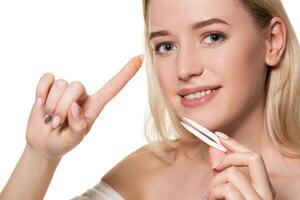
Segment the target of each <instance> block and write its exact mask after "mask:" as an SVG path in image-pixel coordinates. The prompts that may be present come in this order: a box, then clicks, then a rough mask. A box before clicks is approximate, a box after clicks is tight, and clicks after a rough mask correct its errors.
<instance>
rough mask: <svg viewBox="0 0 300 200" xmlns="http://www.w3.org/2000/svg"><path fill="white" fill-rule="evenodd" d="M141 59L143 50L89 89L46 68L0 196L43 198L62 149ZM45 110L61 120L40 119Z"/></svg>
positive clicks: (76, 141)
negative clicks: (15, 160)
mask: <svg viewBox="0 0 300 200" xmlns="http://www.w3.org/2000/svg"><path fill="white" fill-rule="evenodd" d="M141 64H142V56H140V57H139V56H137V57H134V58H132V59H131V60H129V62H128V63H127V64H126V65H125V66H124V67H123V68H122V69H121V71H120V72H119V73H117V74H116V75H115V76H114V77H113V78H112V79H110V80H109V81H108V82H107V83H106V84H105V85H104V86H103V87H101V88H100V89H99V90H98V91H97V92H96V93H95V94H92V95H88V94H87V93H86V90H85V87H84V86H83V84H82V83H80V82H78V81H73V82H71V83H68V82H67V81H65V80H63V79H57V80H55V77H54V75H53V74H51V73H45V74H44V75H43V76H42V77H41V78H40V80H39V82H38V85H37V89H36V102H35V103H34V105H33V107H32V110H31V113H30V116H29V120H28V124H27V129H26V146H25V149H24V152H23V154H22V156H21V158H20V160H19V162H18V164H17V166H16V168H15V170H14V172H13V173H12V175H11V177H10V179H9V181H8V183H7V184H6V185H5V187H4V189H3V191H2V192H1V194H0V199H1V200H12V199H24V200H31V199H32V200H38V199H43V198H44V195H45V193H46V191H47V188H48V186H49V183H50V181H51V178H52V176H53V174H54V171H55V169H56V167H57V166H58V164H59V162H60V160H61V158H62V157H63V155H64V154H66V153H67V152H68V151H70V150H71V149H73V148H74V147H75V146H77V145H78V144H79V143H80V142H81V141H82V140H83V138H84V137H85V135H86V134H87V133H88V132H89V130H90V129H91V127H92V125H93V123H94V121H95V120H96V118H97V117H98V116H99V114H100V113H101V111H102V109H103V108H104V106H105V105H106V104H107V103H108V102H109V101H110V100H111V99H112V98H113V97H114V96H115V95H116V94H117V93H118V92H119V91H120V90H121V89H122V88H123V87H124V86H125V84H126V83H127V82H128V81H129V80H130V79H131V78H132V77H133V76H134V75H135V74H136V72H137V71H138V69H139V67H140V66H141ZM72 109H74V111H75V112H74V113H72V111H71V110H72ZM46 114H50V115H51V116H56V115H57V116H59V117H60V118H61V122H60V125H59V126H58V127H56V128H55V126H54V127H53V121H52V122H51V123H52V124H44V117H45V115H46ZM28 180H30V181H28Z"/></svg>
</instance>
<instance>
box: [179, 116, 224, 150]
mask: <svg viewBox="0 0 300 200" xmlns="http://www.w3.org/2000/svg"><path fill="white" fill-rule="evenodd" d="M182 120H183V121H181V122H180V123H181V124H182V125H183V126H184V128H186V129H187V130H188V131H189V132H191V133H192V134H194V135H195V136H196V137H198V138H199V139H200V140H202V141H203V142H205V143H206V144H208V145H210V146H212V147H214V148H216V149H218V150H220V151H223V152H226V151H227V149H226V148H225V147H224V146H223V145H222V144H221V143H220V140H219V138H218V136H217V135H216V134H215V133H213V132H211V131H210V130H208V129H207V128H205V127H203V126H202V125H200V124H199V123H197V122H195V121H193V120H191V119H188V118H186V117H182Z"/></svg>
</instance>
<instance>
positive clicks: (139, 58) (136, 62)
mask: <svg viewBox="0 0 300 200" xmlns="http://www.w3.org/2000/svg"><path fill="white" fill-rule="evenodd" d="M143 60H144V55H143V54H141V55H139V56H137V57H136V58H135V60H134V66H135V67H136V68H137V69H140V67H141V66H142V64H143Z"/></svg>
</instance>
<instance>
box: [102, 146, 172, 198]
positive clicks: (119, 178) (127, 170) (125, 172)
mask: <svg viewBox="0 0 300 200" xmlns="http://www.w3.org/2000/svg"><path fill="white" fill-rule="evenodd" d="M168 165H169V164H168V163H166V162H164V161H163V160H161V159H159V158H158V157H157V156H156V155H155V154H154V153H153V152H151V151H150V150H149V148H148V145H144V146H142V147H140V148H139V149H137V150H135V151H134V152H132V153H131V154H129V155H128V156H127V157H125V158H124V159H123V160H121V161H120V162H119V163H118V164H117V165H116V166H114V167H113V168H112V169H111V170H110V171H108V172H107V173H106V174H105V175H104V176H103V177H102V180H103V181H105V182H106V183H108V184H109V185H110V186H112V187H113V188H114V189H115V190H116V191H117V192H118V193H120V194H121V196H123V197H124V198H126V199H139V198H140V197H141V196H142V194H144V193H145V192H146V191H145V190H146V189H147V188H149V186H150V185H151V183H152V182H153V181H154V180H155V177H157V176H159V175H160V174H161V172H162V171H163V170H164V169H166V168H168Z"/></svg>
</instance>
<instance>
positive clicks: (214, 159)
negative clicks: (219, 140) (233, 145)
mask: <svg viewBox="0 0 300 200" xmlns="http://www.w3.org/2000/svg"><path fill="white" fill-rule="evenodd" d="M225 155H226V154H225V153H224V152H223V151H220V150H218V149H216V148H214V147H211V146H209V147H208V157H209V160H210V163H211V166H212V168H213V169H215V168H216V167H217V166H218V164H219V163H220V162H222V160H223V158H224V157H225Z"/></svg>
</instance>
